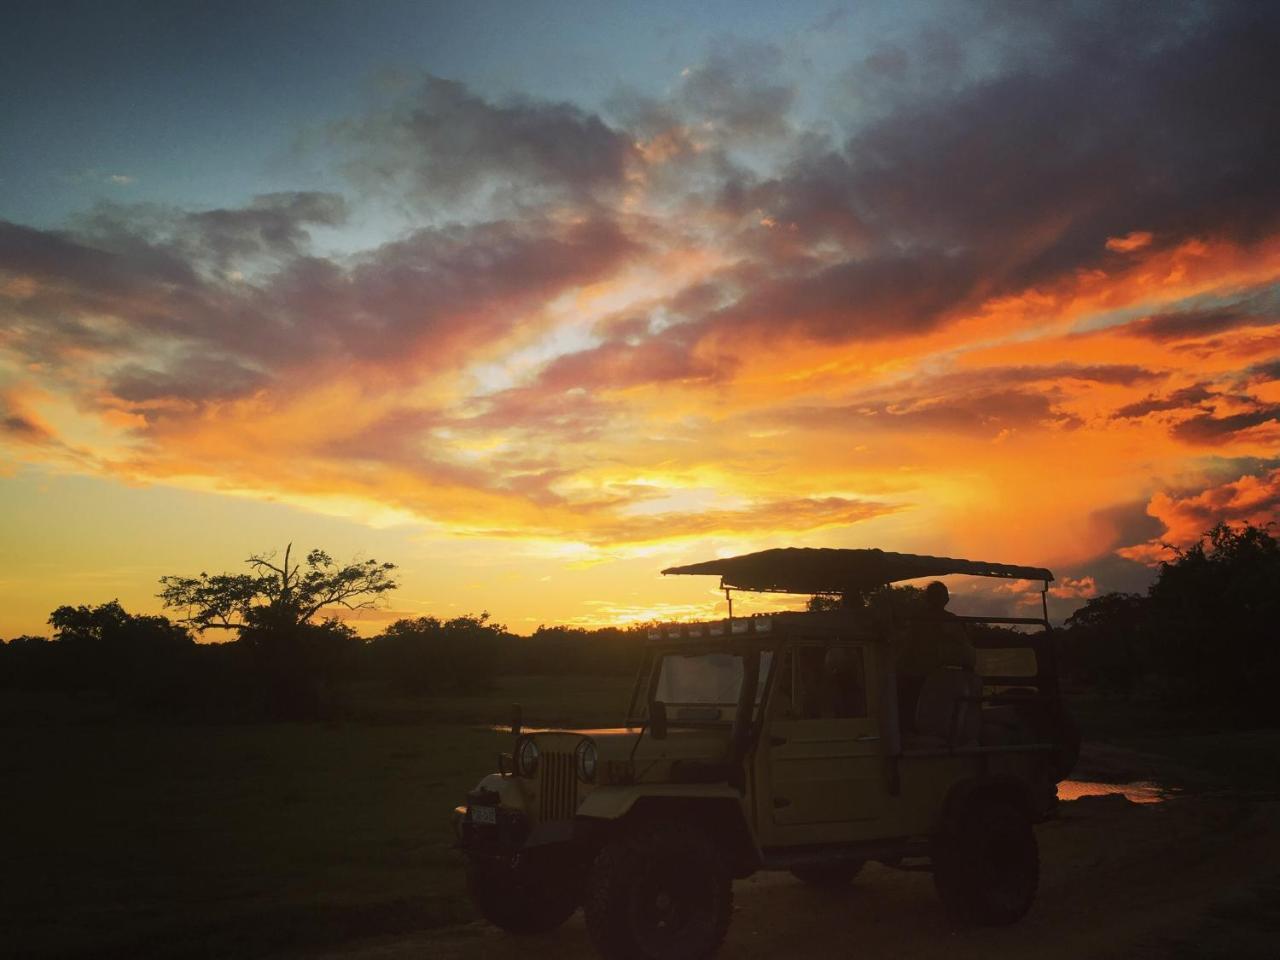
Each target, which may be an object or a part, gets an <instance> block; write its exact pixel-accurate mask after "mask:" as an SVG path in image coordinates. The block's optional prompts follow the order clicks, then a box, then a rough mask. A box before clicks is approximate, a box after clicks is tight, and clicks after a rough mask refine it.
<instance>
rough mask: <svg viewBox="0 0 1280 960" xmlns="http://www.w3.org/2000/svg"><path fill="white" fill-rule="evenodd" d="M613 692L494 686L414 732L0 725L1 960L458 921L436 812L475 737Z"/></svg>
mask: <svg viewBox="0 0 1280 960" xmlns="http://www.w3.org/2000/svg"><path fill="white" fill-rule="evenodd" d="M628 690H629V684H628V683H626V682H619V681H611V680H605V681H601V680H600V679H598V678H592V679H588V680H574V679H569V680H554V681H553V680H549V679H545V678H542V679H539V678H512V679H510V680H508V681H506V682H505V683H503V684H502V685H501V686H500V688H499V689H498V690H497V691H495V692H494V693H493V694H492V695H489V696H487V697H485V698H455V699H454V700H451V701H444V702H441V703H437V704H436V705H435V711H434V712H435V713H436V718H435V719H431V720H424V721H421V722H416V723H386V722H378V723H375V722H346V723H340V724H327V725H326V724H311V725H307V724H260V725H243V726H188V727H162V726H157V725H138V724H105V725H97V726H86V725H79V724H77V725H22V726H8V727H0V784H3V790H4V794H3V795H4V803H3V809H4V827H3V837H4V844H3V850H2V851H0V856H2V859H0V931H3V935H2V936H0V955H3V956H12V957H33V958H41V957H55V956H56V957H67V956H95V957H160V956H163V957H179V958H180V957H199V958H222V957H256V956H263V955H265V954H268V953H272V952H279V951H301V952H305V951H306V949H307V948H310V947H317V946H320V945H323V944H329V943H335V942H340V941H342V940H345V939H348V938H351V937H357V936H365V935H374V934H386V933H399V932H408V931H412V930H420V929H424V928H427V927H431V926H435V925H439V924H442V923H450V922H456V921H459V920H464V919H470V918H471V916H472V913H471V908H470V906H469V904H468V903H467V902H466V900H465V898H464V897H463V896H462V879H461V872H460V870H459V861H458V859H457V856H456V854H455V853H454V851H453V850H452V848H451V844H452V836H451V834H450V832H449V812H450V811H451V810H452V808H453V805H454V804H455V803H457V802H458V800H459V799H460V798H461V797H462V795H463V794H464V793H465V792H466V790H468V789H469V788H470V787H471V786H473V785H474V783H475V781H476V780H478V779H479V777H480V776H481V775H483V774H484V773H486V772H489V771H490V770H492V769H493V765H494V756H495V754H496V753H497V752H498V751H499V750H501V749H505V748H507V746H508V744H509V739H508V738H507V737H505V736H502V735H499V734H496V733H493V732H490V731H487V730H484V729H482V728H480V727H478V726H477V724H478V723H479V722H480V721H483V720H486V719H489V718H496V717H505V716H506V714H507V713H508V712H509V707H508V705H509V704H510V703H511V702H512V701H513V700H523V701H525V702H528V703H529V704H530V709H529V711H528V716H529V718H530V720H531V722H538V721H540V720H546V721H565V720H568V719H572V717H571V716H568V715H569V714H573V713H576V714H578V716H579V717H580V719H581V722H583V723H599V722H602V721H605V720H607V719H609V718H610V717H615V716H616V715H617V714H618V713H619V711H620V708H619V706H618V705H619V703H620V702H622V706H623V707H625V703H624V702H623V701H625V698H626V694H627V691H628ZM449 703H452V704H453V714H452V717H453V719H452V720H450V719H449V717H450V713H449V710H448V704H449ZM539 703H554V704H555V705H556V710H555V711H554V713H556V714H559V716H548V715H547V714H546V712H545V711H542V712H540V708H539V706H538V704H539Z"/></svg>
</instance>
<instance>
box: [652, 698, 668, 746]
mask: <svg viewBox="0 0 1280 960" xmlns="http://www.w3.org/2000/svg"><path fill="white" fill-rule="evenodd" d="M649 736H651V737H653V739H655V740H665V739H667V705H666V704H665V703H663V702H662V701H661V700H650V701H649Z"/></svg>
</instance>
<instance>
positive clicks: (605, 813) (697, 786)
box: [578, 783, 742, 820]
mask: <svg viewBox="0 0 1280 960" xmlns="http://www.w3.org/2000/svg"><path fill="white" fill-rule="evenodd" d="M650 798H652V799H663V800H672V799H674V800H685V801H690V800H710V801H715V802H717V803H719V804H723V803H724V802H725V801H729V802H731V803H732V804H733V806H734V807H736V808H738V810H739V811H741V810H742V794H740V793H738V791H737V790H735V789H734V788H733V787H731V786H729V785H728V784H727V783H714V784H709V783H654V784H631V785H628V786H618V787H597V788H596V789H594V790H592V791H591V792H590V793H589V794H587V796H586V799H584V800H583V801H582V805H581V806H579V807H578V816H580V817H594V818H596V819H598V820H617V819H620V818H621V817H625V816H626V815H627V814H628V813H630V812H631V809H632V808H633V807H634V806H635V805H636V804H637V803H638V802H640V801H641V800H648V799H650Z"/></svg>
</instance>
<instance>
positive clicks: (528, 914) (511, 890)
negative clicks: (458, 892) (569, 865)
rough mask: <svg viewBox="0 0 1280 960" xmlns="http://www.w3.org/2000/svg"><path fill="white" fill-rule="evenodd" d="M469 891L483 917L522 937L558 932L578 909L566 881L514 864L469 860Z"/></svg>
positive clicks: (543, 871)
mask: <svg viewBox="0 0 1280 960" xmlns="http://www.w3.org/2000/svg"><path fill="white" fill-rule="evenodd" d="M467 892H468V893H469V894H471V900H472V902H473V903H475V905H476V908H477V909H478V910H479V911H480V914H481V916H483V917H484V918H485V919H486V920H488V921H489V922H490V923H492V924H493V925H494V926H495V927H501V928H502V929H503V930H505V931H507V933H514V934H516V935H518V936H524V935H527V934H533V933H546V932H547V931H549V930H554V929H556V927H558V926H560V925H561V924H563V923H564V922H565V921H566V920H568V919H569V918H570V917H571V916H573V912H574V911H575V910H577V909H578V897H577V896H576V895H575V893H574V891H573V890H572V888H571V887H570V886H569V884H568V883H566V882H565V881H564V880H563V879H562V878H559V877H556V876H555V875H553V874H552V873H551V872H550V871H548V870H534V869H531V868H530V867H529V866H527V865H523V864H521V865H517V864H513V863H511V862H510V861H498V860H470V861H468V862H467Z"/></svg>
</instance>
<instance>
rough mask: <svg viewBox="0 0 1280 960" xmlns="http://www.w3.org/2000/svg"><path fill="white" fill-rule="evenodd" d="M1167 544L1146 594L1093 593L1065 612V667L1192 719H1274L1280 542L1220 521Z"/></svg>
mask: <svg viewBox="0 0 1280 960" xmlns="http://www.w3.org/2000/svg"><path fill="white" fill-rule="evenodd" d="M1171 553H1172V557H1171V559H1170V560H1168V561H1167V562H1164V563H1162V564H1160V567H1159V571H1158V574H1157V576H1156V579H1155V582H1154V583H1152V585H1151V587H1150V589H1148V590H1147V592H1146V593H1145V594H1136V593H1109V594H1105V595H1103V596H1100V597H1095V598H1093V599H1092V600H1090V601H1089V602H1088V603H1086V604H1085V605H1084V606H1083V607H1081V608H1080V609H1079V610H1077V611H1076V612H1075V613H1074V614H1072V615H1071V616H1070V617H1069V618H1068V619H1067V622H1066V624H1065V628H1064V630H1063V631H1062V635H1061V638H1062V645H1061V649H1062V651H1063V661H1064V662H1063V668H1064V672H1065V673H1066V675H1067V677H1068V678H1069V680H1070V681H1072V682H1073V683H1075V684H1077V685H1082V686H1089V687H1094V688H1097V689H1101V690H1103V691H1108V692H1111V693H1115V694H1119V695H1124V696H1131V697H1132V696H1138V697H1143V698H1147V699H1150V700H1153V701H1157V702H1159V703H1161V704H1163V705H1164V706H1166V707H1168V708H1169V709H1170V710H1171V711H1176V712H1178V713H1181V714H1182V715H1184V716H1185V717H1186V718H1187V719H1188V720H1191V721H1193V722H1197V723H1223V724H1230V725H1237V726H1275V724H1276V722H1277V720H1276V712H1275V707H1274V704H1275V702H1276V695H1277V690H1280V543H1278V542H1277V541H1276V539H1275V538H1274V537H1272V536H1271V534H1270V533H1269V532H1268V530H1267V529H1266V528H1262V527H1257V526H1252V525H1246V526H1244V527H1237V528H1233V527H1229V526H1226V525H1224V524H1220V525H1218V526H1216V527H1214V528H1213V529H1212V530H1210V531H1209V532H1208V533H1206V534H1205V536H1204V537H1203V538H1202V539H1201V540H1200V541H1199V542H1198V543H1196V544H1195V545H1193V546H1192V547H1190V548H1188V549H1185V550H1172V548H1171Z"/></svg>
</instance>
